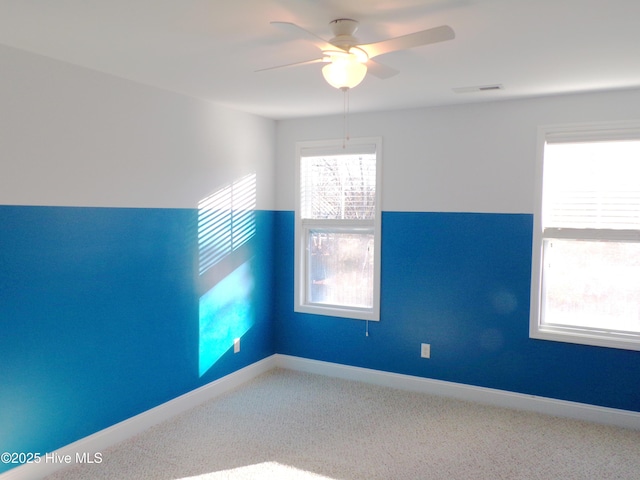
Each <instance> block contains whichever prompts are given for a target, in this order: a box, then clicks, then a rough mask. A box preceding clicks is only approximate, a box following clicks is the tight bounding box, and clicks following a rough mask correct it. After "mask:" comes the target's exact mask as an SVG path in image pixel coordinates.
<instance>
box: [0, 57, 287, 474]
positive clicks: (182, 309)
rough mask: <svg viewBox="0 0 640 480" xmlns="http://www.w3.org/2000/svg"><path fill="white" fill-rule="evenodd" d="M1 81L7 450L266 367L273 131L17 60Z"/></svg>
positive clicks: (131, 87) (1, 362)
mask: <svg viewBox="0 0 640 480" xmlns="http://www.w3.org/2000/svg"><path fill="white" fill-rule="evenodd" d="M0 65H2V75H0V451H2V452H32V453H38V452H39V453H40V454H42V455H44V453H45V452H49V451H53V450H55V449H57V448H60V447H62V446H64V445H67V444H69V443H71V442H73V441H76V440H78V439H80V438H82V437H85V436H87V435H90V434H92V433H95V432H97V431H99V430H101V429H104V428H106V427H109V426H111V425H113V424H115V423H117V422H119V421H122V420H125V419H127V418H130V417H132V416H134V415H136V414H139V413H141V412H143V411H146V410H148V409H150V408H152V407H155V406H157V405H159V404H161V403H163V402H166V401H168V400H170V399H173V398H175V397H177V396H179V395H181V394H183V393H185V392H189V391H191V390H193V389H195V388H197V387H199V386H202V385H204V384H207V383H209V382H211V381H212V380H215V379H217V378H219V377H221V376H223V375H226V374H228V373H230V372H233V371H236V370H238V369H239V368H241V367H244V366H246V365H249V364H251V363H254V362H256V361H258V360H260V359H262V358H265V357H267V356H269V355H272V354H273V353H274V352H275V350H274V342H273V336H272V334H273V327H272V316H271V311H272V310H271V303H270V297H271V295H272V292H273V281H272V278H273V277H272V273H271V272H272V269H273V255H272V249H271V242H272V236H273V223H274V218H273V198H274V186H273V184H274V176H273V171H274V159H275V122H274V121H272V120H269V119H264V118H260V117H256V116H252V115H246V114H243V113H239V112H234V111H232V110H228V109H225V108H220V107H217V106H214V105H211V104H209V103H207V102H204V101H200V100H196V99H191V98H188V97H185V96H180V95H176V94H173V93H170V92H166V91H162V90H159V89H154V88H150V87H146V86H142V85H139V84H136V83H133V82H129V81H126V80H122V79H118V78H115V77H111V76H108V75H104V74H101V73H97V72H92V71H90V70H86V69H82V68H76V67H73V66H70V65H67V64H64V63H61V62H56V61H53V60H50V59H47V58H44V57H40V56H36V55H31V54H28V53H25V52H21V51H18V50H14V49H11V48H6V47H0ZM205 199H208V200H207V201H206V202H205V201H204V200H205ZM232 207H233V208H232ZM199 229H200V233H199ZM235 338H241V350H240V352H239V353H238V354H234V353H233V348H232V345H233V340H234V339H235ZM14 466H17V465H13V464H0V473H2V472H3V471H5V470H8V469H9V468H11V467H14Z"/></svg>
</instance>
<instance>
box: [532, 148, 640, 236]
mask: <svg viewBox="0 0 640 480" xmlns="http://www.w3.org/2000/svg"><path fill="white" fill-rule="evenodd" d="M639 178H640V141H637V140H633V141H615V142H611V141H610V142H582V143H559V144H547V145H546V146H545V150H544V180H543V198H544V201H543V206H542V220H543V226H544V227H559V228H562V227H564V228H606V229H639V228H640V181H639V180H638V179H639Z"/></svg>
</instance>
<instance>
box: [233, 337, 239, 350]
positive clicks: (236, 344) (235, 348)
mask: <svg viewBox="0 0 640 480" xmlns="http://www.w3.org/2000/svg"><path fill="white" fill-rule="evenodd" d="M239 351H240V339H239V338H236V339H235V340H234V341H233V353H238V352H239Z"/></svg>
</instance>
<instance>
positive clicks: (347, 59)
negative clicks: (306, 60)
mask: <svg viewBox="0 0 640 480" xmlns="http://www.w3.org/2000/svg"><path fill="white" fill-rule="evenodd" d="M366 74H367V66H366V65H365V64H364V63H361V62H360V61H359V60H358V58H357V57H356V56H355V55H339V56H338V55H337V56H332V57H331V63H328V64H326V65H325V66H324V67H322V75H323V76H324V79H325V80H326V81H327V83H328V84H329V85H331V86H332V87H334V88H338V89H341V90H343V89H345V88H353V87H355V86H357V85H359V84H360V82H362V80H364V77H365V75H366Z"/></svg>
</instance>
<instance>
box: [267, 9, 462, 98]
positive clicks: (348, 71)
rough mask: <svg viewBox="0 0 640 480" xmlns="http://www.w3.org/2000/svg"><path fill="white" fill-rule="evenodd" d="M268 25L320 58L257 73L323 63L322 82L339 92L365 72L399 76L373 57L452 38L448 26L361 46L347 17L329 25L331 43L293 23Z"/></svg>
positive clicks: (452, 33) (355, 28) (361, 77)
mask: <svg viewBox="0 0 640 480" xmlns="http://www.w3.org/2000/svg"><path fill="white" fill-rule="evenodd" d="M271 25H274V26H276V27H278V28H280V29H282V30H284V31H287V32H291V33H293V34H296V35H302V36H303V37H304V38H306V39H307V40H310V41H311V42H313V43H314V44H315V45H316V46H317V47H318V48H319V49H320V51H321V56H319V57H316V58H313V59H311V60H305V61H302V62H295V63H289V64H286V65H278V66H276V67H269V68H263V69H261V70H258V71H259V72H260V71H265V70H273V69H276V68H286V67H295V66H299V65H307V64H311V63H326V65H325V66H324V67H323V68H322V74H323V76H324V78H325V80H326V81H327V82H328V83H329V84H330V85H331V86H333V87H335V88H339V89H341V90H347V89H349V88H353V87H355V86H356V85H358V84H359V83H360V82H361V81H362V80H363V79H364V77H365V75H366V74H367V71H369V72H371V74H372V75H374V76H376V77H378V78H383V79H384V78H389V77H392V76H394V75H396V74H397V73H399V72H398V70H396V69H394V68H391V67H388V66H386V65H384V64H382V63H379V62H377V61H375V60H373V58H374V57H377V56H379V55H382V54H385V53H390V52H396V51H398V50H406V49H409V48H413V47H419V46H422V45H429V44H431V43H437V42H443V41H445V40H452V39H453V38H455V33H454V31H453V29H452V28H451V27H449V26H448V25H442V26H439V27H434V28H430V29H428V30H421V31H419V32H415V33H410V34H408V35H402V36H400V37H395V38H390V39H388V40H382V41H380V42H375V43H367V44H361V43H359V41H358V39H357V38H356V37H354V34H355V33H356V31H357V30H358V22H357V21H356V20H352V19H350V18H338V19H336V20H333V21H331V22H330V23H329V26H330V27H331V30H332V32H333V35H334V37H333V38H332V39H331V40H325V39H323V38H322V37H319V36H317V35H316V34H314V33H312V32H310V31H308V30H306V29H304V28H302V27H300V26H298V25H296V24H295V23H290V22H271Z"/></svg>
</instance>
